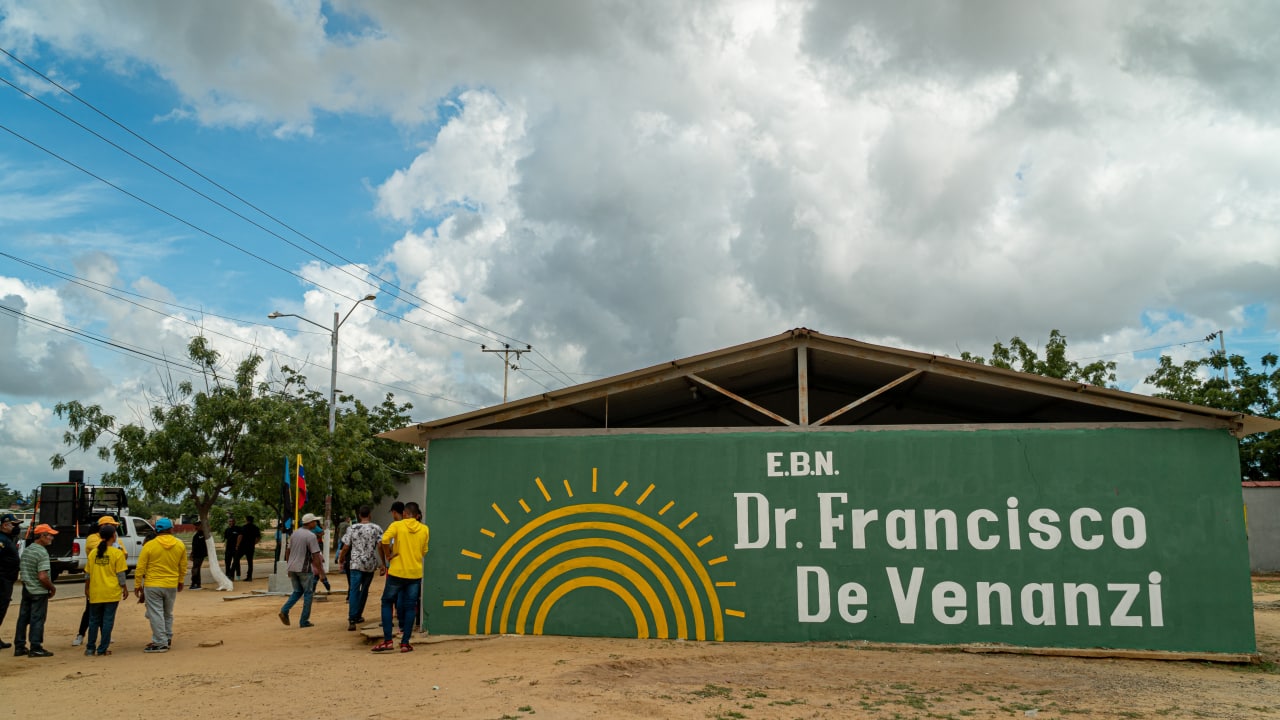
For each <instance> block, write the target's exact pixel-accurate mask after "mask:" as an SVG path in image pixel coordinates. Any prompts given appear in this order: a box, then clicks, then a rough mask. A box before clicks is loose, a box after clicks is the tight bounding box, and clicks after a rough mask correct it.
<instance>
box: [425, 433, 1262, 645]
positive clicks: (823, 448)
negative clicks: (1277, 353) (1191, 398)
mask: <svg viewBox="0 0 1280 720" xmlns="http://www.w3.org/2000/svg"><path fill="white" fill-rule="evenodd" d="M1237 467H1238V463H1237V460H1236V441H1235V439H1234V438H1232V437H1231V436H1230V435H1229V434H1228V433H1226V432H1224V431H1213V430H1124V429H1116V430H1089V431H1070V430H1068V431H1064V430H1043V431H1036V430H1007V431H1002V430H989V431H975V432H941V431H937V432H935V431H902V432H857V433H829V434H828V433H813V432H809V433H770V434H758V433H757V434H745V433H744V434H707V435H692V434H690V435H663V436H655V435H629V436H612V437H603V436H602V437H576V438H467V439H449V440H436V441H433V442H432V443H431V445H430V449H429V464H428V478H427V504H426V519H427V522H428V524H429V525H430V526H431V551H430V553H429V554H428V557H427V566H426V567H427V575H426V584H425V588H424V598H425V600H424V609H425V610H426V611H427V613H428V626H429V628H430V629H431V631H432V632H435V633H444V634H465V633H498V632H501V633H512V632H518V633H529V634H534V633H544V634H562V635H605V636H620V637H687V638H695V639H711V640H714V639H723V640H775V641H776V640H782V641H797V640H843V639H866V640H873V641H889V642H908V643H978V642H999V643H1009V644H1014V645H1026V646H1059V647H1107V648H1135V649H1160V650H1182V651H1199V652H1252V651H1254V630H1253V613H1252V600H1251V596H1250V587H1249V564H1248V549H1247V544H1246V539H1245V533H1244V524H1243V518H1242V513H1241V494H1240V482H1239V478H1238V477H1237Z"/></svg>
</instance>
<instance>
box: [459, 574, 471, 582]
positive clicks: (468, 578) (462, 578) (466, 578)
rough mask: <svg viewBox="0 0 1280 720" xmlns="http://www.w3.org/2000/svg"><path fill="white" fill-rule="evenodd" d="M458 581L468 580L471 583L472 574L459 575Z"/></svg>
mask: <svg viewBox="0 0 1280 720" xmlns="http://www.w3.org/2000/svg"><path fill="white" fill-rule="evenodd" d="M458 579H459V580H466V581H470V580H471V574H470V573H458Z"/></svg>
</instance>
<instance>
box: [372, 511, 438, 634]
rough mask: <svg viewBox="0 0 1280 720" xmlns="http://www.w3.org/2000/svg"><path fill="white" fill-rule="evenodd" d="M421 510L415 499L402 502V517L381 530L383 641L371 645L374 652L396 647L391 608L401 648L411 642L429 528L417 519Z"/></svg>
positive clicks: (429, 534)
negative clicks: (384, 563) (384, 574)
mask: <svg viewBox="0 0 1280 720" xmlns="http://www.w3.org/2000/svg"><path fill="white" fill-rule="evenodd" d="M421 519H422V510H421V509H419V507H418V503H416V502H411V503H405V506H404V518H403V519H401V520H397V521H396V522H393V523H391V525H390V526H388V527H387V531H386V532H384V533H382V552H383V556H384V557H386V558H387V584H386V586H385V587H384V588H383V590H382V642H381V643H379V644H377V645H375V646H374V647H373V651H374V652H377V653H381V652H389V651H391V650H394V649H395V643H394V642H392V639H391V637H392V632H391V611H392V608H395V614H396V616H397V617H398V618H399V619H400V632H401V638H400V652H402V653H403V652H410V651H412V650H413V645H411V644H409V638H410V636H411V635H412V634H413V625H414V621H415V620H416V619H417V618H415V617H414V614H415V612H416V609H417V607H418V596H419V595H420V593H421V592H422V559H423V557H424V556H425V555H426V554H427V540H428V539H429V538H430V537H431V531H430V530H429V529H428V528H427V526H426V525H423V524H422V523H421V522H419V521H420V520H421Z"/></svg>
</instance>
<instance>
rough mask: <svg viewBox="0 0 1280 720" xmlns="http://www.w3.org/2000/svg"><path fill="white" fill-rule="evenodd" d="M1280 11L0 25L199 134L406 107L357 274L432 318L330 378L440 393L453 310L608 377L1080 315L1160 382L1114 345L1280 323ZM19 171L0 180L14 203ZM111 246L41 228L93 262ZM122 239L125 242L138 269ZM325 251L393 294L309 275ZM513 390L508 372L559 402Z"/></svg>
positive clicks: (144, 336)
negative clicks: (134, 83) (136, 87)
mask: <svg viewBox="0 0 1280 720" xmlns="http://www.w3.org/2000/svg"><path fill="white" fill-rule="evenodd" d="M1278 14H1280V10H1277V9H1275V8H1271V7H1268V6H1262V5H1258V4H1256V3H1243V2H1240V3H1227V4H1226V5H1215V6H1213V7H1212V8H1208V9H1206V8H1202V7H1200V6H1198V5H1195V4H1193V3H1188V2H1173V3H1125V4H1114V3H1113V4H1105V3H1071V4H1048V5H1036V4H1027V3H1023V2H1016V1H1014V0H1009V1H1008V2H993V3H985V4H982V5H980V6H947V5H938V4H933V3H918V2H905V3H898V4H876V5H866V4H852V3H847V2H830V1H827V0H817V1H815V2H810V3H790V2H767V1H759V2H736V3H709V4H697V5H695V6H692V7H690V6H689V5H688V4H681V3H661V2H660V3H640V4H636V3H624V2H593V3H585V4H584V3H567V2H566V3H558V2H550V3H536V4H528V5H526V4H511V3H499V4H495V3H488V2H473V3H465V4H461V3H459V4H438V5H434V4H433V5H425V4H420V3H404V2H395V1H391V0H339V1H337V2H331V3H320V2H315V1H312V2H297V1H290V2H285V1H284V0H281V1H280V2H268V3H263V2H256V1H250V0H240V1H233V2H225V3H220V4H219V5H218V6H217V7H216V8H213V7H212V6H210V7H204V6H200V5H183V4H166V3H160V4H155V3H150V2H143V1H142V0H133V1H132V2H115V3H104V2H80V3H76V4H75V6H74V7H73V8H70V9H65V8H62V7H61V6H58V7H56V8H55V7H53V6H50V7H47V8H46V7H45V6H43V5H40V4H35V5H33V6H30V7H27V6H25V5H23V4H21V3H16V2H14V1H13V0H0V15H2V16H3V17H4V20H3V22H2V23H0V38H3V39H4V41H5V42H6V43H7V44H8V45H9V46H11V47H18V48H28V49H31V50H32V51H33V52H35V51H37V50H38V49H39V48H41V47H52V48H56V50H57V53H54V52H50V53H49V54H50V55H51V56H54V57H55V58H56V57H58V53H61V56H63V57H65V56H69V55H70V56H82V57H92V58H97V59H100V60H102V61H103V62H105V63H108V64H110V65H111V66H112V67H115V68H117V70H118V72H120V73H121V74H122V75H128V74H130V73H134V72H136V71H137V70H138V69H139V68H141V67H146V68H150V69H152V70H154V71H155V73H156V74H158V75H159V76H160V77H161V78H164V79H166V80H168V81H169V82H171V83H172V84H173V87H174V89H175V90H176V92H177V93H178V94H179V97H180V100H179V101H178V102H177V103H175V105H176V106H175V107H174V108H172V113H171V115H170V116H169V117H170V120H171V121H172V122H173V123H175V124H177V123H191V124H197V125H217V126H233V127H247V128H250V129H253V130H256V131H259V132H261V131H265V133H266V134H268V135H270V134H274V135H275V136H276V137H280V138H287V139H288V142H292V143H305V142H322V141H325V139H326V138H325V137H324V130H323V129H322V127H323V123H320V122H318V119H324V118H341V117H342V116H350V115H368V116H373V117H386V118H391V119H392V120H393V121H394V122H395V123H397V124H398V128H397V129H398V130H399V132H401V133H402V134H403V139H404V140H405V143H406V145H407V146H409V147H410V148H411V150H409V151H407V152H406V154H405V157H404V158H403V159H402V160H401V161H400V162H399V163H398V164H397V165H396V169H394V170H392V171H388V172H386V173H385V175H383V176H382V177H373V178H371V179H370V184H371V185H372V186H374V190H375V194H376V200H375V203H376V204H375V205H374V207H372V208H364V207H361V208H360V211H361V212H363V211H366V210H367V211H370V212H371V213H376V214H377V215H378V217H379V219H380V220H381V221H383V222H384V223H386V225H385V226H384V228H386V227H390V228H392V229H390V230H387V235H388V237H387V242H386V244H385V246H382V247H380V246H378V245H377V244H376V242H370V243H369V245H368V246H367V247H366V248H365V250H364V252H365V254H364V255H362V256H360V260H362V261H364V262H367V263H368V265H367V267H358V268H349V269H351V270H353V271H354V272H357V273H364V272H366V271H371V272H377V273H378V274H380V275H383V276H386V277H392V278H394V279H395V280H396V281H397V282H398V283H400V284H401V285H402V286H403V287H404V288H405V289H406V291H409V292H412V293H414V294H416V295H417V296H419V297H420V298H423V299H424V300H425V301H427V302H429V303H431V304H432V305H434V306H435V307H436V308H439V309H438V310H422V309H412V308H410V307H409V306H408V305H406V304H404V303H400V302H397V301H395V300H394V299H392V298H391V297H390V296H389V293H387V292H386V291H385V290H384V292H383V296H382V297H380V299H379V301H378V307H380V308H383V309H386V310H388V311H391V312H394V313H396V314H405V315H406V317H407V318H408V319H409V321H410V322H396V321H394V320H392V319H390V318H388V317H386V316H375V315H374V314H373V313H372V312H368V311H365V310H364V309H361V310H358V311H357V312H356V314H355V315H353V316H352V318H351V320H350V321H349V322H348V325H346V326H344V328H343V343H342V346H343V353H344V354H343V355H342V356H341V357H340V366H341V367H342V368H344V369H346V368H350V369H351V371H352V373H353V374H357V373H358V374H360V375H362V376H366V377H370V378H386V377H393V376H391V375H389V373H391V370H388V369H389V368H390V369H393V370H399V369H401V368H406V367H410V368H412V372H410V373H408V374H409V375H411V376H412V377H411V378H409V379H410V380H412V381H413V382H415V384H416V383H419V382H421V383H423V384H426V385H429V386H430V387H431V388H432V389H433V391H435V392H438V393H439V394H441V395H445V396H450V397H458V398H460V399H464V400H470V401H480V402H491V401H493V400H494V399H496V397H497V396H498V395H499V394H500V393H501V379H500V377H499V375H498V373H497V372H495V368H496V367H499V366H498V365H497V362H496V361H495V360H494V358H493V357H492V356H488V355H482V354H481V353H480V352H479V350H478V348H477V347H476V346H475V345H471V344H468V343H467V342H465V341H467V340H470V341H474V342H476V343H479V342H493V341H494V340H495V338H494V336H493V335H492V334H488V333H485V332H483V331H480V332H473V330H475V328H474V326H473V327H472V329H467V328H465V327H460V326H459V324H461V325H466V323H464V322H461V321H458V320H457V319H456V318H452V319H453V320H454V322H450V318H451V316H450V315H448V313H456V314H457V315H460V316H464V317H466V318H468V319H469V320H472V321H475V322H476V323H478V324H480V325H483V326H485V327H488V328H494V329H497V330H501V331H502V332H504V333H508V334H510V335H511V336H513V337H518V338H519V340H521V341H526V342H530V343H532V344H534V345H535V347H538V348H539V349H540V350H542V351H544V352H546V353H547V354H549V355H551V356H552V357H553V359H554V360H555V361H556V363H557V364H559V365H560V366H561V367H563V368H564V369H565V370H568V371H570V372H585V373H611V372H619V371H624V370H628V369H632V368H635V367H639V366H643V365H647V364H650V363H654V362H659V361H662V360H667V359H671V358H673V357H678V356H683V355H687V354H692V353H696V352H701V351H705V350H709V349H712V348H716V347H720V346H724V345H727V344H731V343H734V342H741V341H745V340H750V339H753V338H756V337H761V336H765V335H771V334H774V333H777V332H780V331H782V330H784V329H787V328H790V327H796V326H801V325H803V326H808V327H812V328H815V329H817V330H820V331H824V332H829V333H833V334H841V335H849V336H854V337H859V338H863V339H867V340H872V341H881V342H886V343H890V344H899V345H905V346H908V347H914V348H918V349H922V350H931V351H935V352H943V353H949V354H953V355H954V354H958V352H959V351H960V350H970V351H973V352H977V353H979V354H985V353H986V352H988V351H989V349H990V345H991V343H992V342H993V341H995V340H1005V341H1007V340H1008V339H1009V338H1010V337H1011V336H1013V335H1020V336H1022V337H1023V338H1024V339H1028V340H1031V339H1033V338H1040V339H1043V337H1044V336H1046V335H1047V333H1048V331H1049V330H1050V329H1053V328H1057V329H1060V330H1062V331H1064V332H1065V333H1066V334H1067V335H1068V337H1069V338H1070V339H1071V347H1072V354H1073V355H1075V356H1077V357H1089V356H1096V355H1105V356H1107V357H1115V358H1116V359H1117V362H1118V363H1119V365H1120V368H1121V374H1122V380H1121V382H1122V384H1124V385H1126V386H1134V385H1137V384H1139V383H1141V379H1142V378H1143V377H1145V375H1146V374H1147V373H1148V372H1150V368H1151V367H1152V365H1153V361H1152V360H1151V359H1150V358H1149V357H1148V356H1147V355H1146V354H1143V355H1142V356H1141V357H1134V356H1132V355H1131V354H1124V353H1123V352H1122V351H1127V350H1134V349H1138V348H1146V347H1153V346H1159V345H1166V344H1172V343H1180V342H1183V341H1186V340H1189V339H1194V338H1197V337H1203V336H1204V335H1207V334H1208V333H1209V332H1213V331H1214V330H1217V329H1219V328H1224V329H1228V330H1229V331H1231V332H1233V333H1236V332H1238V331H1239V330H1240V329H1241V328H1243V327H1244V326H1246V325H1249V326H1251V329H1252V330H1253V331H1254V332H1257V333H1258V334H1259V336H1260V337H1262V338H1264V339H1266V338H1274V337H1276V336H1277V331H1278V330H1280V327H1278V325H1277V323H1280V319H1278V318H1280V284H1278V283H1276V282H1275V277H1276V271H1277V269H1280V268H1278V266H1280V235H1277V233H1276V232H1275V230H1274V229H1275V227H1276V225H1277V221H1278V220H1280V169H1277V166H1276V164H1275V163H1274V162H1273V161H1272V158H1274V157H1276V156H1277V155H1280V122H1277V119H1278V118H1280V105H1278V104H1277V103H1276V100H1275V97H1274V93H1271V92H1268V88H1269V87H1270V84H1273V83H1271V80H1270V79H1271V77H1272V75H1273V74H1274V73H1272V72H1270V70H1271V68H1274V67H1275V66H1276V65H1277V63H1280V45H1278V44H1277V43H1276V41H1275V37H1274V36H1275V34H1274V27H1275V26H1276V25H1277V20H1280V17H1277V15H1278ZM35 38H38V39H39V42H38V43H37V42H33V39H35ZM47 64H49V65H52V67H51V68H50V70H51V71H57V70H58V68H57V65H58V63H57V61H56V59H54V60H52V61H50V63H47ZM23 192H24V191H23V188H22V186H21V185H14V184H9V185H5V184H4V180H3V179H0V194H3V193H11V195H9V196H8V197H15V198H16V197H19V195H21V193H23ZM0 199H2V198H0ZM0 207H4V205H0ZM52 207H55V206H48V207H45V208H43V209H41V208H40V206H39V205H38V204H36V205H33V206H32V207H31V208H28V209H26V210H25V212H27V213H29V214H32V213H34V215H33V216H36V215H38V214H39V213H40V212H45V213H48V212H51V209H50V208H52ZM13 212H17V211H13ZM2 213H3V211H2V210H0V214H2ZM107 237H109V235H103V236H101V237H99V236H89V235H78V236H77V235H63V234H59V235H57V236H48V237H47V238H46V239H47V241H48V243H49V244H50V246H56V243H63V244H65V246H66V247H69V248H71V249H73V250H79V249H81V248H82V247H89V246H91V245H92V246H93V247H103V245H102V241H103V240H104V239H105V238H107ZM116 237H121V236H116ZM78 240H85V242H84V243H79V242H78ZM149 247H151V248H152V250H151V252H155V253H163V252H164V251H165V250H166V249H167V246H166V245H165V244H164V243H155V244H152V245H149ZM369 248H372V249H369ZM129 253H137V250H136V249H134V248H131V247H129V246H128V244H127V243H125V242H118V243H117V245H116V246H115V247H114V249H112V251H111V255H112V257H113V258H116V259H117V262H120V263H122V264H126V265H127V263H126V261H125V260H123V259H121V258H126V257H129V258H131V261H132V262H139V263H141V262H144V261H145V260H146V258H139V257H138V256H137V255H136V254H135V255H133V256H130V255H129ZM90 269H93V268H90ZM97 269H98V270H99V271H100V272H104V273H106V274H107V276H111V277H120V278H122V279H123V278H133V277H137V276H139V275H146V274H147V273H144V272H135V271H133V270H131V269H130V268H129V267H127V266H126V267H125V269H124V270H119V269H117V268H114V267H111V268H108V267H107V266H106V265H105V264H103V265H100V266H98V267H97ZM302 274H303V275H305V276H306V277H307V278H308V279H309V280H311V281H313V282H315V283H317V284H320V285H324V286H325V287H327V288H332V290H333V291H336V293H341V294H344V295H347V296H348V297H360V296H362V295H363V294H364V293H365V292H367V291H368V288H367V287H365V286H363V285H362V284H361V283H359V282H358V281H355V280H354V279H352V278H351V277H350V276H347V275H345V274H343V273H341V272H339V271H335V270H333V269H325V268H323V267H321V266H319V265H311V266H306V267H304V268H303V270H302ZM150 276H151V277H159V275H156V274H155V273H151V274H150ZM156 285H159V286H160V287H156ZM163 285H164V283H162V282H161V283H155V282H152V283H149V284H148V290H147V293H148V294H152V293H154V292H158V291H159V290H161V289H162V287H163ZM277 293H278V295H279V296H278V297H277V298H276V300H277V301H278V302H279V305H278V306H277V307H274V308H272V309H278V310H281V311H284V312H297V313H298V314H301V315H305V316H306V317H308V318H311V319H317V320H318V321H319V322H321V323H322V324H324V323H327V322H328V321H330V320H331V318H332V313H333V311H334V309H335V308H336V309H339V310H340V311H343V312H345V309H346V308H347V307H349V305H350V300H346V299H343V298H341V297H338V296H337V295H336V294H335V292H331V291H328V290H322V289H318V288H304V289H302V292H298V293H293V294H291V293H289V292H287V291H284V292H281V291H277ZM19 294H21V295H22V296H23V297H24V298H28V302H33V301H32V300H30V298H35V297H37V295H38V293H34V291H33V290H32V288H25V289H24V290H23V292H22V293H19ZM47 294H48V293H47V292H46V295H47ZM61 296H62V297H63V298H64V302H65V303H66V306H67V307H68V308H71V310H72V311H74V310H79V311H81V312H84V308H85V306H84V305H83V304H81V305H76V303H77V302H84V301H83V300H82V299H80V298H78V297H77V296H76V295H75V293H72V292H62V293H61ZM1246 310H1247V312H1246ZM108 314H109V316H110V317H109V322H110V323H111V329H112V331H113V333H118V334H119V336H120V337H123V338H126V339H129V340H130V341H133V342H138V343H139V344H144V343H152V344H155V343H160V342H163V343H165V347H166V348H173V347H178V348H180V347H181V344H182V342H181V341H182V338H183V337H185V335H186V334H187V333H188V332H189V329H190V328H189V326H184V325H181V324H180V323H175V322H173V321H168V320H167V321H163V322H162V323H161V325H160V327H161V329H162V332H160V333H157V331H156V324H155V323H156V320H155V319H154V318H149V319H148V318H145V317H144V316H142V315H140V314H139V313H137V312H135V311H127V312H125V311H120V310H113V311H109V313H108ZM104 322H105V321H104ZM202 322H204V323H205V324H206V327H209V328H211V329H215V328H216V329H218V330H219V331H220V332H224V333H225V334H227V335H231V336H233V337H236V338H238V339H240V340H245V341H249V342H258V343H259V344H260V345H261V346H262V347H266V348H286V347H287V348H291V349H292V350H294V351H295V352H297V353H300V354H301V355H302V356H304V357H306V358H308V359H310V360H312V361H313V362H315V363H316V365H315V366H314V367H311V368H310V369H309V370H308V374H309V375H310V376H311V378H312V382H313V385H317V386H319V385H323V382H319V380H320V379H321V378H323V377H324V369H325V368H327V361H326V358H327V336H325V335H324V334H323V333H320V334H317V335H306V334H301V335H298V336H296V337H293V338H289V337H288V336H286V335H285V333H284V332H283V330H274V329H262V328H243V327H241V328H238V327H235V326H234V323H227V322H225V321H219V320H209V319H206V320H203V321H202ZM415 323H417V324H415ZM455 323H457V324H455ZM422 326H427V327H429V328H433V329H435V330H438V331H440V332H434V331H432V330H428V329H425V328H424V327H422ZM1258 326H1262V328H1263V329H1262V330H1259V329H1258ZM283 327H288V326H287V325H286V326H283ZM299 327H300V328H301V327H306V325H305V323H303V324H302V325H299ZM442 333H448V335H446V334H442ZM450 335H452V336H457V338H462V339H463V340H459V339H456V338H455V337H450ZM485 335H487V336H488V337H487V339H485V338H484V337H483V336H485ZM498 340H499V341H500V340H502V338H498ZM218 342H220V343H223V342H225V343H226V344H225V348H226V349H227V352H228V353H231V352H239V350H237V351H233V348H238V347H241V345H240V344H239V343H237V342H235V341H231V340H225V341H224V340H219V341H218ZM348 342H349V343H350V344H349V345H348ZM220 347H223V346H221V345H220ZM32 348H33V349H32V350H30V352H29V353H28V357H36V355H32V354H31V353H33V352H37V351H38V348H39V344H38V343H37V344H35V345H33V346H32ZM348 349H349V350H350V353H349V354H348ZM1202 351H1203V348H1202V347H1200V346H1198V345H1195V344H1192V345H1187V346H1179V347H1173V348H1169V352H1170V353H1173V354H1174V355H1175V356H1177V357H1178V358H1183V357H1191V356H1192V355H1191V354H1192V353H1195V352H1202ZM1116 353H1121V354H1118V355H1117V354H1116ZM535 377H538V378H539V379H541V380H543V381H548V378H546V376H545V375H539V376H535ZM396 381H397V382H398V380H396ZM514 381H515V383H516V389H515V391H514V393H513V394H516V395H519V394H528V393H532V392H539V391H541V388H540V387H539V386H538V385H537V384H535V383H533V382H532V381H531V380H529V379H528V377H526V376H525V375H523V374H517V375H516V376H514ZM358 382H359V381H358V380H351V379H345V380H342V381H341V383H340V384H343V385H346V384H351V383H358ZM375 387H377V386H374V385H372V384H368V385H367V388H368V389H369V390H373V388H375ZM344 389H348V388H346V387H344ZM419 407H420V409H422V410H424V411H425V412H424V414H427V415H430V414H447V413H452V412H456V411H458V410H459V409H461V408H459V407H457V406H456V405H450V404H448V403H445V402H440V401H430V400H427V402H426V405H425V407H424V405H423V404H420V406H419Z"/></svg>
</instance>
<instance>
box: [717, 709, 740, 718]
mask: <svg viewBox="0 0 1280 720" xmlns="http://www.w3.org/2000/svg"><path fill="white" fill-rule="evenodd" d="M745 717H746V715H743V714H742V713H740V712H738V711H737V710H729V711H726V712H724V713H721V714H719V715H717V716H716V720H742V718H745Z"/></svg>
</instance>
